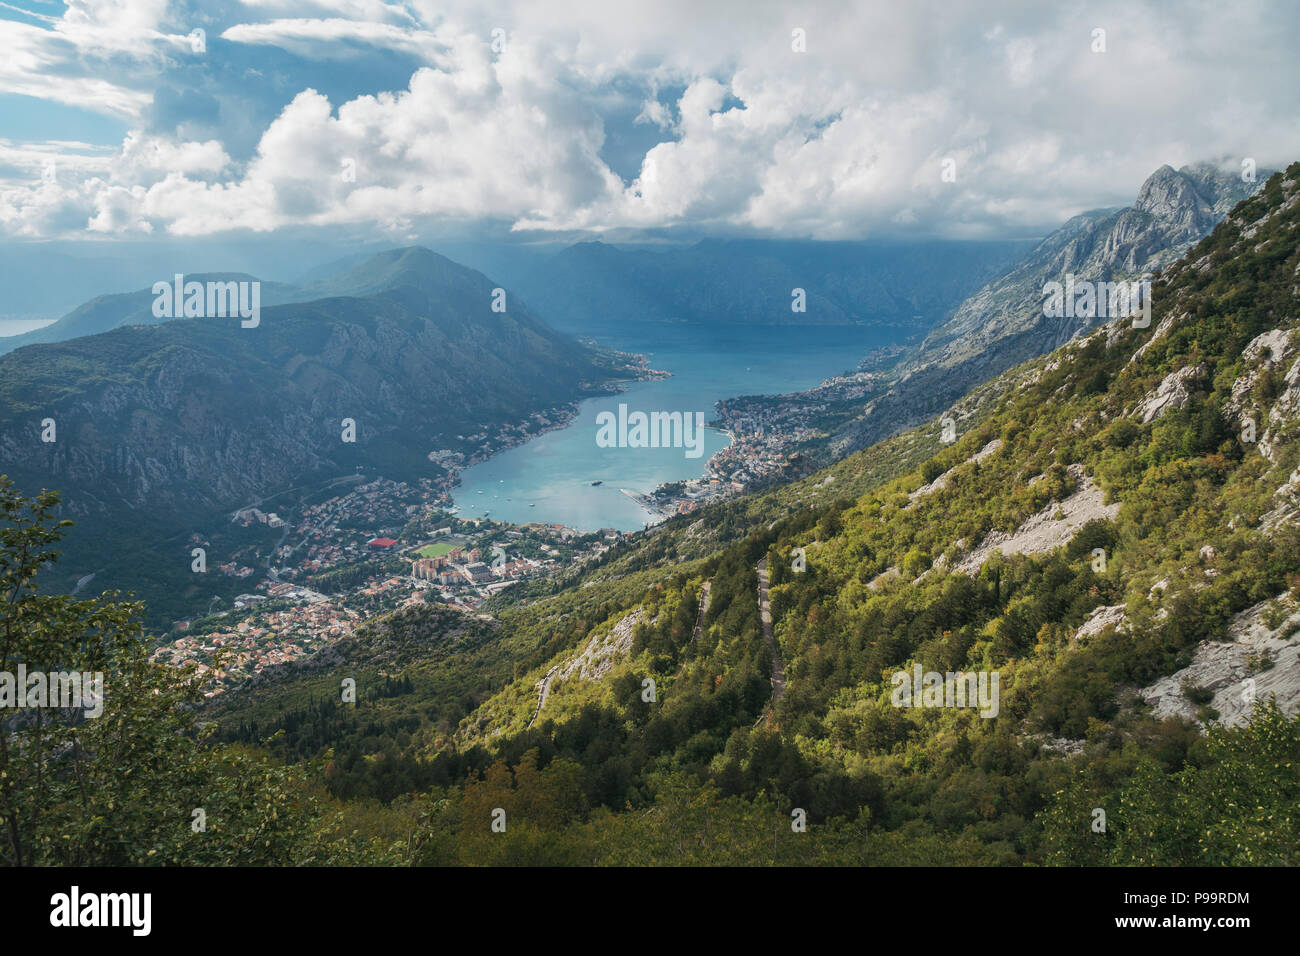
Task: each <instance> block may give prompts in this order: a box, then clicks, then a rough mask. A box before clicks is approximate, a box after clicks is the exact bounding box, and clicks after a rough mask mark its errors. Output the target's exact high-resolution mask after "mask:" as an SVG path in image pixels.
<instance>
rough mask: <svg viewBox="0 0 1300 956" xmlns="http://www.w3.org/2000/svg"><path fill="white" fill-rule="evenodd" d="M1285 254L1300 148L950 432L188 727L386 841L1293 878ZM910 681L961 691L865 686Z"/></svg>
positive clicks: (1298, 442) (427, 624) (1299, 576)
mask: <svg viewBox="0 0 1300 956" xmlns="http://www.w3.org/2000/svg"><path fill="white" fill-rule="evenodd" d="M1134 261H1136V260H1134ZM1297 274H1300V163H1297V164H1293V165H1292V166H1291V167H1290V168H1288V169H1287V171H1286V172H1285V173H1284V174H1282V173H1279V174H1276V175H1274V176H1272V177H1271V178H1270V179H1269V180H1268V181H1267V183H1266V184H1264V185H1263V186H1262V188H1261V189H1260V190H1259V191H1258V192H1257V193H1255V194H1254V195H1252V196H1251V197H1249V198H1247V199H1245V200H1243V201H1242V202H1240V203H1238V204H1237V205H1236V206H1234V207H1233V208H1232V210H1231V211H1230V212H1229V213H1228V214H1227V215H1226V216H1225V217H1224V218H1223V219H1222V221H1220V222H1219V224H1218V225H1217V226H1215V227H1214V228H1213V229H1212V230H1211V232H1210V233H1209V235H1208V236H1206V237H1205V238H1203V239H1202V240H1200V241H1199V242H1197V243H1195V244H1194V245H1193V246H1192V247H1191V248H1190V249H1188V250H1187V251H1186V252H1185V254H1184V255H1183V256H1182V257H1180V258H1178V259H1177V260H1175V261H1173V262H1170V263H1169V264H1168V265H1167V266H1165V267H1164V268H1163V269H1162V270H1161V272H1160V273H1159V275H1158V276H1157V277H1156V278H1155V280H1154V282H1153V293H1154V295H1153V303H1154V304H1153V319H1154V321H1153V322H1152V323H1151V324H1150V325H1149V326H1148V325H1139V324H1135V323H1134V321H1133V319H1132V318H1131V317H1118V318H1111V319H1109V320H1107V321H1106V322H1105V323H1104V324H1102V325H1100V326H1099V327H1097V328H1095V329H1093V330H1091V331H1089V332H1088V333H1086V334H1084V335H1081V336H1075V337H1073V338H1071V339H1069V340H1068V341H1067V342H1066V343H1065V344H1063V345H1061V346H1060V347H1058V348H1057V349H1055V350H1054V351H1052V352H1051V353H1050V354H1048V355H1044V356H1040V357H1038V358H1035V359H1032V360H1030V361H1028V362H1025V363H1021V364H1019V365H1016V366H1015V367H1013V368H1011V369H1008V370H1007V371H1005V372H1004V373H1002V374H1001V375H998V376H996V377H995V378H993V379H992V380H990V381H988V382H985V383H982V384H981V385H979V386H978V387H976V388H974V389H972V390H970V391H968V392H967V393H966V394H965V395H964V396H962V397H961V398H960V399H959V401H958V402H957V405H956V407H955V409H954V411H955V412H956V418H957V426H958V427H957V430H956V434H955V435H953V436H951V437H947V438H946V437H945V436H944V431H945V429H944V428H943V427H942V425H941V422H940V421H938V420H933V419H932V420H928V421H925V422H923V423H922V424H920V425H919V426H917V427H915V428H912V429H910V430H907V431H905V432H903V433H901V434H899V435H896V436H893V437H891V438H889V439H887V440H885V441H883V442H880V443H878V444H875V445H873V446H872V447H870V448H867V449H864V450H862V451H859V452H856V453H854V454H851V455H848V456H847V457H844V458H843V459H842V460H840V461H837V462H836V463H835V464H833V465H831V466H830V467H828V468H826V469H823V470H821V471H818V472H817V473H816V474H813V475H810V476H808V477H806V478H803V479H801V480H799V481H796V482H793V483H791V484H787V485H784V486H781V487H779V488H774V489H771V490H769V491H767V492H764V493H763V494H760V495H751V496H746V497H743V498H739V499H735V500H732V501H726V502H722V503H719V504H715V505H710V506H708V507H706V508H705V509H703V510H702V511H700V512H697V513H693V514H689V515H684V516H679V517H676V518H673V519H671V520H669V521H668V522H666V523H665V524H664V525H662V526H660V527H658V528H656V529H654V530H652V531H650V532H648V533H646V534H644V535H638V536H637V537H636V538H635V539H633V540H630V541H627V542H625V543H623V544H620V545H619V546H617V547H616V548H614V549H612V550H611V551H610V552H609V554H607V555H606V556H605V557H604V558H603V559H602V560H601V561H599V562H597V563H595V564H593V565H590V566H587V567H583V568H578V569H575V570H574V572H573V573H572V574H570V575H567V576H566V577H564V578H562V579H561V580H559V581H557V582H556V584H555V587H554V589H553V591H552V593H549V594H538V593H533V594H531V595H529V596H528V597H527V598H526V599H523V600H513V601H512V600H510V599H508V598H505V599H502V600H501V601H499V602H498V603H496V604H495V605H493V606H492V607H491V610H492V611H493V613H492V614H491V615H482V614H481V615H479V616H478V617H477V618H474V619H473V620H466V619H464V617H463V616H462V615H458V614H456V613H454V612H451V611H449V610H448V609H446V608H441V607H423V606H411V607H407V608H404V609H401V610H399V611H396V612H393V613H390V614H387V615H383V616H380V617H377V618H375V619H373V620H371V621H370V622H368V623H367V625H366V626H365V627H364V628H361V629H359V630H358V631H357V632H356V633H355V634H354V635H353V636H352V637H350V638H348V639H347V640H346V641H345V642H343V643H342V644H340V645H338V646H336V647H334V648H332V649H331V651H330V653H328V654H324V653H323V654H321V655H319V657H318V658H317V659H314V660H310V661H308V662H306V663H305V664H302V665H298V666H294V667H288V668H284V669H283V670H282V671H281V672H279V673H277V674H274V675H266V679H264V680H262V681H260V682H259V683H258V684H257V686H253V687H249V688H248V689H247V692H246V693H242V694H234V695H230V696H229V697H228V698H227V699H226V700H223V701H221V702H219V704H218V705H217V706H216V707H214V709H213V716H214V718H215V719H216V720H218V721H219V722H220V724H221V726H222V728H223V730H222V732H223V734H224V735H225V738H226V739H227V740H231V741H241V742H243V743H246V744H254V745H261V746H266V747H267V748H268V749H270V750H271V752H273V753H275V754H277V755H278V756H280V757H282V758H284V759H288V760H291V761H296V762H299V763H300V765H301V766H302V768H303V773H304V777H305V779H308V780H310V781H311V782H312V784H313V785H321V786H324V787H326V788H327V789H328V790H329V792H330V793H331V794H332V795H333V796H335V797H336V798H337V799H339V800H340V801H341V802H342V805H343V807H345V808H346V809H345V810H344V811H343V812H344V813H345V814H347V817H346V819H347V821H348V822H347V824H346V826H347V827H355V828H356V829H355V830H353V835H354V838H360V837H361V835H363V834H364V835H365V836H366V838H367V839H368V840H370V841H371V842H368V843H366V844H365V846H366V847H367V848H368V852H370V853H373V854H376V855H378V856H380V857H382V859H383V860H384V861H385V862H389V863H407V864H411V863H416V864H445V863H463V864H468V863H474V864H479V865H482V864H492V863H499V864H516V865H518V864H521V863H530V864H540V863H552V864H555V863H578V864H591V863H612V864H623V865H627V864H654V863H660V864H665V863H674V864H690V863H712V864H719V863H721V864H733V865H734V864H755V863H769V864H770V863H786V864H805V865H806V864H814V863H820V864H826V863H838V864H846V865H862V864H872V865H882V864H883V865H907V864H915V863H926V864H930V865H935V864H968V865H970V864H973V865H1026V864H1030V865H1042V864H1055V865H1080V864H1084V865H1087V864H1091V865H1112V866H1116V865H1124V866H1133V865H1146V866H1149V865H1198V866H1243V865H1279V864H1289V865H1294V864H1295V863H1296V862H1300V857H1297V852H1298V851H1297V848H1300V820H1298V819H1297V817H1296V815H1295V813H1294V812H1293V811H1294V806H1295V803H1296V801H1297V800H1298V799H1300V779H1298V778H1297V777H1296V775H1295V773H1294V772H1293V769H1291V768H1294V766H1295V760H1296V755H1297V754H1298V753H1300V718H1298V717H1297V713H1298V712H1300V657H1297V653H1300V652H1298V650H1297V646H1298V645H1297V644H1296V641H1295V638H1296V635H1297V634H1300V338H1297V336H1300V329H1298V328H1297V316H1300V309H1298V308H1297V306H1298V305H1300V286H1297V282H1296V276H1297ZM931 674H934V675H938V676H937V677H936V678H935V679H936V680H939V681H941V682H942V681H943V680H944V675H946V676H947V678H948V679H950V680H951V679H957V680H961V679H962V675H975V676H977V677H980V676H981V675H982V677H981V679H987V680H986V683H991V681H992V677H993V676H994V675H996V676H997V677H998V678H999V681H998V684H997V685H996V687H995V689H994V695H995V697H996V699H995V700H994V699H990V700H989V701H987V702H984V703H987V704H988V706H982V707H976V706H973V705H970V704H964V703H963V702H962V701H961V700H960V699H958V700H957V701H955V702H954V700H953V699H952V698H951V696H948V697H945V695H944V694H943V693H940V694H938V695H937V696H933V695H932V696H931V697H928V698H922V697H921V696H920V695H919V694H918V696H917V698H916V699H914V700H912V699H909V700H907V701H905V702H902V703H900V699H899V694H898V691H899V688H900V685H901V684H902V683H906V684H907V685H908V686H909V687H910V686H912V682H913V681H914V680H915V681H916V682H917V683H919V682H920V678H921V675H925V678H926V680H929V679H930V677H929V675H931ZM900 675H901V678H902V680H901V681H900ZM913 675H915V677H914V676H913ZM954 675H956V677H955V678H954ZM344 676H349V677H354V678H355V679H356V680H357V684H358V686H359V687H363V688H364V687H373V688H375V689H376V690H375V692H374V693H372V695H371V697H370V698H368V699H367V700H366V705H365V709H364V711H363V710H361V709H356V710H352V709H349V707H348V705H342V704H338V703H336V701H337V697H338V693H337V688H338V686H339V682H340V679H341V678H342V677H344ZM980 686H981V687H984V686H985V685H984V684H981V685H980ZM380 687H382V688H384V690H383V692H382V693H380V692H379V688H380ZM972 693H974V692H972ZM981 693H983V691H981ZM994 704H996V706H994ZM417 794H418V795H419V796H418V797H413V795H417ZM381 807H382V809H380V808H381ZM493 808H502V810H503V812H504V813H505V814H506V816H507V817H508V819H509V820H510V821H511V823H510V825H509V829H508V832H506V833H505V834H500V833H492V832H491V831H490V830H489V828H488V826H487V824H486V823H485V821H487V820H488V818H489V814H490V813H495V812H497V811H496V810H494V809H493ZM1099 810H1100V811H1102V812H1101V814H1100V815H1099V813H1098V811H1099ZM792 818H793V819H795V820H801V819H805V820H806V822H807V827H806V829H805V830H800V829H799V827H798V826H794V827H792V826H791V820H792ZM1099 819H1100V820H1101V821H1102V822H1103V823H1104V826H1100V827H1099V826H1098V825H1097V823H1098V820H1099ZM331 826H332V827H333V829H329V830H323V831H322V832H323V833H325V832H327V833H331V834H333V833H337V832H338V829H339V828H338V827H337V825H333V824H332V825H331ZM392 834H406V835H408V836H407V837H406V838H404V839H403V840H401V841H396V840H394V839H393V838H392V836H391V835H392ZM385 840H386V841H387V842H385V843H383V844H382V847H386V848H382V847H381V845H380V844H381V842H382V841H385ZM312 845H313V846H314V845H315V844H312ZM371 858H372V859H373V857H371Z"/></svg>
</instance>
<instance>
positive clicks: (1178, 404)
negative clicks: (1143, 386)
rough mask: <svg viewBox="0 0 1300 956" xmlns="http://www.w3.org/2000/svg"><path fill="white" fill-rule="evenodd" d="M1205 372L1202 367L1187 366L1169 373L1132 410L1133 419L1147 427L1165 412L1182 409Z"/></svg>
mask: <svg viewBox="0 0 1300 956" xmlns="http://www.w3.org/2000/svg"><path fill="white" fill-rule="evenodd" d="M1205 371H1206V369H1205V366H1204V365H1189V366H1188V367H1187V368H1180V369H1179V370H1178V371H1176V372H1170V373H1169V374H1168V375H1166V376H1165V377H1164V380H1163V381H1161V383H1160V384H1159V385H1158V386H1156V390H1155V391H1154V392H1152V393H1151V394H1150V395H1148V396H1147V397H1146V398H1144V399H1142V401H1140V402H1138V406H1137V408H1135V409H1134V410H1133V415H1134V417H1136V418H1137V419H1138V420H1139V421H1140V422H1142V424H1143V425H1149V424H1150V423H1151V422H1153V421H1155V420H1156V419H1157V418H1159V417H1160V416H1161V415H1163V414H1164V413H1165V412H1167V411H1170V410H1171V409H1174V408H1182V407H1183V406H1184V405H1186V404H1187V403H1188V401H1190V400H1191V397H1192V389H1193V388H1194V386H1195V384H1196V382H1197V380H1198V379H1200V378H1201V377H1202V376H1203V375H1204V374H1205Z"/></svg>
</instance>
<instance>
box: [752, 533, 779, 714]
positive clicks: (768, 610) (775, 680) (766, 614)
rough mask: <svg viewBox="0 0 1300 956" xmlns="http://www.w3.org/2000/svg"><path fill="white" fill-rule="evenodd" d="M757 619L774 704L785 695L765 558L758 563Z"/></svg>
mask: <svg viewBox="0 0 1300 956" xmlns="http://www.w3.org/2000/svg"><path fill="white" fill-rule="evenodd" d="M757 571H758V617H759V620H761V621H762V622H763V640H765V641H766V642H767V649H768V651H769V653H771V655H772V702H773V703H776V702H777V701H778V700H780V699H781V695H782V694H784V693H785V665H784V664H782V663H781V652H780V650H779V649H778V648H777V646H776V636H775V635H774V634H773V633H772V606H771V604H769V603H768V599H767V586H768V583H769V580H770V578H769V575H768V573H767V558H764V559H763V560H762V561H760V562H758V568H757Z"/></svg>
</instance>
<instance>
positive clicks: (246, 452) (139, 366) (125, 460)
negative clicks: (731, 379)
mask: <svg viewBox="0 0 1300 956" xmlns="http://www.w3.org/2000/svg"><path fill="white" fill-rule="evenodd" d="M189 278H194V277H189ZM223 278H225V277H223ZM236 278H238V277H236ZM495 288H497V287H496V286H495V285H494V283H492V282H491V281H490V280H489V279H487V278H486V277H485V276H483V275H481V274H479V273H476V272H474V271H472V270H470V269H466V268H465V267H463V266H459V265H457V264H455V263H453V262H451V261H450V260H447V259H444V258H443V257H441V256H438V255H437V254H435V253H432V252H429V251H428V250H425V249H420V248H411V249H401V250H394V251H390V252H386V253H382V254H380V255H378V256H375V257H373V258H372V259H371V260H369V261H368V262H366V263H364V264H363V265H361V266H358V267H356V269H354V270H353V271H351V272H347V273H344V274H342V275H340V276H338V277H337V278H336V279H334V280H331V281H330V282H328V283H324V284H322V285H320V286H317V287H306V288H295V289H286V288H283V287H279V286H274V285H271V286H269V287H268V286H264V287H263V291H264V295H265V296H266V297H265V298H264V300H263V303H264V307H263V311H262V315H261V320H260V324H258V326H257V327H255V328H244V327H242V325H241V322H240V320H239V319H238V318H234V319H229V318H201V319H200V318H196V319H185V320H173V321H165V320H161V319H157V318H155V317H154V316H153V315H152V312H151V311H150V304H151V303H152V300H153V297H152V294H151V293H150V292H148V291H141V292H138V293H132V294H129V295H124V296H111V297H106V298H104V299H97V300H94V301H93V302H91V303H88V304H87V305H86V306H84V307H83V308H81V309H78V310H76V311H75V312H74V313H72V314H71V315H70V316H68V317H67V318H65V319H64V320H62V322H61V323H56V325H60V324H65V323H66V325H65V328H64V329H63V331H71V330H72V329H73V328H78V329H81V328H91V327H94V326H96V325H97V324H99V325H102V324H107V323H113V324H114V325H115V326H116V327H114V328H112V329H111V330H110V331H105V332H101V333H99V334H89V335H81V336H79V337H76V338H71V339H68V340H67V341H61V342H55V343H51V344H37V345H31V346H29V347H26V348H22V349H18V350H15V351H13V352H10V353H9V354H7V355H5V356H3V357H0V456H2V457H3V460H4V462H5V465H4V469H5V471H7V472H8V473H9V474H10V475H11V477H14V478H15V479H20V480H24V481H27V482H29V483H31V484H33V485H40V486H46V487H59V488H61V489H63V490H64V491H65V507H66V508H68V509H69V511H70V512H71V513H72V514H83V515H84V514H90V513H95V512H102V513H109V512H112V511H114V510H115V509H118V508H121V507H122V506H125V507H127V508H129V509H133V510H144V509H148V510H149V511H150V512H152V513H155V514H157V513H166V512H173V513H191V512H193V511H195V510H197V511H203V510H206V509H215V508H229V507H234V506H237V505H239V504H240V503H241V502H243V501H244V500H246V499H249V498H253V497H255V496H257V495H259V494H264V493H266V492H267V491H269V490H272V489H275V488H278V487H287V486H288V485H289V484H293V483H295V482H296V481H298V480H301V479H304V478H306V477H308V476H320V475H328V474H338V473H340V472H350V471H352V470H354V469H355V468H357V467H358V466H362V465H364V466H367V467H376V468H379V469H380V470H383V471H386V472H387V473H389V474H390V477H408V476H412V475H418V474H421V473H423V472H424V471H426V470H427V464H428V463H427V461H426V460H425V458H426V455H427V454H428V453H429V452H430V451H431V450H433V449H436V448H444V447H446V448H452V449H460V448H464V447H466V442H465V441H464V440H463V438H464V436H468V435H471V434H473V433H481V432H484V431H485V430H487V429H491V428H494V427H495V426H497V425H501V424H507V423H516V422H519V421H521V420H522V419H523V418H526V417H527V416H528V415H529V414H530V413H531V412H534V411H541V410H544V409H551V408H555V407H558V406H562V405H566V404H568V403H569V402H572V401H573V400H575V399H576V398H579V397H581V396H583V395H587V394H593V393H595V391H596V390H598V389H600V388H601V387H603V386H604V384H605V383H606V382H608V381H609V380H610V379H611V378H615V377H618V376H619V375H626V374H627V372H626V370H622V371H620V370H619V369H616V368H614V367H613V366H611V364H610V363H609V361H608V357H603V356H601V355H600V354H599V353H597V352H594V351H593V350H591V349H589V348H587V347H585V346H582V345H579V344H578V343H576V342H574V341H573V340H572V339H570V338H568V337H567V336H564V335H562V334H560V333H558V332H556V331H555V330H553V329H551V328H550V327H549V326H547V325H546V324H545V323H543V322H541V321H540V320H539V319H537V318H536V317H535V316H534V315H532V313H530V312H529V311H528V310H527V308H526V307H524V306H523V305H522V303H520V302H518V301H513V302H512V301H510V299H509V297H508V296H507V297H506V298H505V300H504V303H503V304H504V309H505V311H494V309H493V301H494V289H495ZM304 297H308V301H285V300H286V299H302V298H304ZM268 301H270V302H278V303H279V304H270V305H267V304H266V303H267V302H268ZM74 323H81V324H80V325H74ZM51 328H53V327H51ZM47 331H48V330H46V329H41V330H39V332H47ZM45 419H52V420H53V421H54V422H55V423H56V428H57V431H56V436H57V438H56V440H55V441H52V442H45V441H42V440H41V432H42V425H41V422H42V421H43V420H45ZM344 419H351V420H353V421H354V422H355V423H356V440H355V442H348V441H343V440H342V439H341V435H342V433H343V425H342V422H343V420H344Z"/></svg>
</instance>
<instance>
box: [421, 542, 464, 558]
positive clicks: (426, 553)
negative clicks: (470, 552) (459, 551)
mask: <svg viewBox="0 0 1300 956" xmlns="http://www.w3.org/2000/svg"><path fill="white" fill-rule="evenodd" d="M464 546H465V542H464V541H435V542H434V543H433V544H426V545H425V546H424V547H423V548H421V549H420V550H419V551H417V552H415V553H416V554H418V555H419V556H420V557H422V558H441V557H442V556H443V555H444V554H449V553H451V549H452V548H462V547H464Z"/></svg>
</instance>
